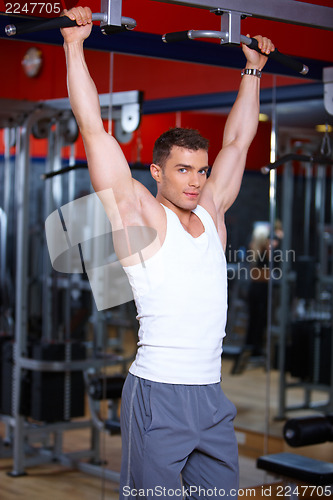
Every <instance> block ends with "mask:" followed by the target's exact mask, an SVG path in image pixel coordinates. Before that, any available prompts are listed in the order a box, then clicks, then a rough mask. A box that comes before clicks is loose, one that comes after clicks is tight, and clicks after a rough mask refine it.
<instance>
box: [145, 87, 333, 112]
mask: <svg viewBox="0 0 333 500" xmlns="http://www.w3.org/2000/svg"><path fill="white" fill-rule="evenodd" d="M323 92H324V89H323V84H321V83H314V84H309V85H287V86H283V87H277V89H276V102H277V103H287V102H296V101H306V100H309V99H311V100H313V99H322V98H323ZM236 97H237V92H216V93H211V94H198V95H192V96H180V97H170V98H166V99H152V100H149V101H144V103H143V106H142V113H143V114H144V115H148V114H158V113H168V112H174V111H190V110H200V109H209V108H211V109H214V108H226V109H227V108H230V107H231V106H232V105H233V103H234V102H235V99H236ZM272 97H273V90H272V89H271V88H266V89H261V92H260V103H261V105H264V104H271V102H272Z"/></svg>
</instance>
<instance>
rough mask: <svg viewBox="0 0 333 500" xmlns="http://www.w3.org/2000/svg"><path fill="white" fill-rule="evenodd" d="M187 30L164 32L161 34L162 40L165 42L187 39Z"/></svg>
mask: <svg viewBox="0 0 333 500" xmlns="http://www.w3.org/2000/svg"><path fill="white" fill-rule="evenodd" d="M188 33H189V32H188V30H187V31H175V32H174V33H166V34H165V35H163V36H162V40H163V42H165V43H171V42H183V41H184V40H188Z"/></svg>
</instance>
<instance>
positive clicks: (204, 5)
mask: <svg viewBox="0 0 333 500" xmlns="http://www.w3.org/2000/svg"><path fill="white" fill-rule="evenodd" d="M155 1H157V2H160V1H162V2H166V3H171V4H180V5H188V6H190V7H198V8H200V9H206V10H209V11H211V12H214V13H217V14H221V13H222V12H228V11H229V12H235V13H237V14H239V13H241V15H242V16H245V17H247V16H253V17H258V18H261V19H270V20H274V21H282V22H286V23H290V24H300V25H303V26H311V27H313V28H322V29H328V30H333V24H332V9H331V8H330V7H323V6H321V5H310V4H308V3H304V2H294V1H293V0H270V1H269V2H258V1H256V0H232V2H230V0H155Z"/></svg>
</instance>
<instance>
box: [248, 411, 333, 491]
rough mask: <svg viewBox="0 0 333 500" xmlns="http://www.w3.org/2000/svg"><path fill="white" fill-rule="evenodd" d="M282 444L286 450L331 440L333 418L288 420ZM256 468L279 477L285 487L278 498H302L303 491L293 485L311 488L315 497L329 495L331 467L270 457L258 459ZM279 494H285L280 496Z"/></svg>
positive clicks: (301, 459) (302, 459)
mask: <svg viewBox="0 0 333 500" xmlns="http://www.w3.org/2000/svg"><path fill="white" fill-rule="evenodd" d="M283 435H284V439H285V441H286V442H287V443H288V444H289V446H293V447H299V446H308V445H313V444H319V443H325V442H326V441H332V440H333V415H327V416H326V417H325V416H312V417H300V418H295V419H291V420H288V421H287V422H286V423H285V426H284V429H283ZM257 467H258V468H259V469H262V470H265V471H267V472H272V473H273V474H275V475H277V476H283V477H284V478H285V479H286V480H287V481H284V482H287V484H288V486H287V485H285V484H284V485H283V486H281V496H285V497H288V498H290V497H291V498H297V497H302V496H304V493H305V491H306V490H305V489H304V488H305V487H304V486H303V487H302V486H299V487H297V485H296V484H293V480H294V481H302V482H304V483H307V484H310V485H313V486H309V488H311V487H312V488H314V487H315V486H317V487H318V488H316V489H313V490H312V494H313V493H314V492H318V496H321V495H325V496H331V495H332V492H333V490H332V485H333V463H329V462H324V461H323V460H316V459H313V458H308V457H304V456H301V455H296V454H294V453H288V452H285V453H274V454H271V455H264V456H261V457H259V458H258V460H257ZM282 492H284V493H285V494H284V495H283V494H282Z"/></svg>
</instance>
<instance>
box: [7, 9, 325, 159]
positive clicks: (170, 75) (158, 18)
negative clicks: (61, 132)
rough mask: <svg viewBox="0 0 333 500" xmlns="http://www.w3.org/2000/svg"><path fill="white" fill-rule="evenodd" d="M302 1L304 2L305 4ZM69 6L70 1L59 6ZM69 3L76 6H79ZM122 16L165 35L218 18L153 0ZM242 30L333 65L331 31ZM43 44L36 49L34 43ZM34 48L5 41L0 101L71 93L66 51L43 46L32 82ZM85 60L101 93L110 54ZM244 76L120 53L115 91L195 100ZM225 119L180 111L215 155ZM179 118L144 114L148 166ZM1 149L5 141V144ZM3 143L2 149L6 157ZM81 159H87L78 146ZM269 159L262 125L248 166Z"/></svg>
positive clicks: (259, 23) (39, 151) (282, 81)
mask: <svg viewBox="0 0 333 500" xmlns="http://www.w3.org/2000/svg"><path fill="white" fill-rule="evenodd" d="M303 1H304V0H303ZM307 1H308V2H309V3H315V4H319V5H326V6H332V1H331V0H312V1H310V0H307ZM61 3H62V5H65V4H66V5H69V0H67V1H64V0H62V1H61ZM75 3H77V2H75V0H72V4H75ZM84 3H85V4H88V5H89V6H90V7H91V8H92V10H93V11H95V12H97V11H99V10H100V0H89V1H87V2H84ZM2 5H4V2H2V3H1V4H0V10H2V11H3V10H4V8H3V7H2ZM123 15H125V16H129V17H133V18H134V19H136V21H137V23H138V27H137V30H139V31H147V32H151V33H159V34H162V33H165V32H167V31H177V30H184V29H200V28H207V29H219V25H220V20H219V18H218V17H217V16H215V15H213V14H210V13H209V12H208V11H206V10H203V9H196V8H190V7H184V6H178V5H170V4H165V3H161V2H155V1H152V0H140V1H138V0H123ZM242 32H243V33H245V32H249V33H250V34H252V35H253V34H255V33H264V34H267V35H268V36H270V37H271V38H272V39H273V40H274V41H276V45H277V46H278V48H279V50H281V51H282V52H285V53H289V54H292V55H296V56H299V57H301V56H306V57H310V58H315V59H316V58H317V59H321V60H328V61H333V51H332V47H333V33H332V32H328V31H323V30H317V29H313V28H304V27H302V26H292V25H286V24H282V23H277V22H270V21H263V20H258V19H254V18H248V19H246V20H244V21H242ZM34 45H35V46H38V44H37V45H36V44H34ZM31 46H32V44H31V43H26V42H18V41H16V40H13V39H8V40H7V39H0V64H1V67H2V68H3V69H4V70H5V71H4V73H3V75H5V77H4V76H3V77H2V78H1V83H0V98H14V99H28V100H32V101H39V100H45V99H53V98H58V97H64V96H66V95H67V90H66V67H65V58H64V54H63V49H62V47H58V46H50V45H39V46H38V47H39V48H40V49H41V50H42V53H43V68H42V71H41V73H40V74H39V76H38V77H37V78H31V79H30V78H28V77H27V76H26V75H25V74H24V72H23V68H22V64H21V61H22V59H23V56H24V54H25V52H26V51H27V49H28V48H30V47H31ZM86 59H87V63H88V66H89V69H90V72H91V74H92V77H93V79H94V80H95V83H96V86H97V89H98V92H99V93H107V92H109V89H110V76H109V75H110V56H109V54H108V53H105V52H97V51H89V50H87V51H86ZM239 80H240V76H239V71H238V70H230V69H225V68H216V67H210V66H203V65H198V64H190V63H180V62H173V61H165V60H158V59H152V58H142V57H136V56H130V55H122V54H115V55H114V69H113V82H112V88H113V90H114V91H122V90H133V89H139V90H142V91H143V92H144V98H145V99H147V100H148V99H159V98H164V97H173V96H182V95H193V94H200V93H210V92H223V91H231V90H235V89H237V88H238V85H239ZM272 81H273V77H272V76H271V75H264V76H263V78H262V87H271V86H272ZM303 81H304V80H300V79H298V78H283V77H278V78H277V85H292V84H300V83H301V82H303ZM224 120H225V118H224V117H218V116H216V115H214V114H202V113H182V114H181V124H182V126H192V127H195V128H198V129H200V131H201V132H202V134H203V135H205V136H207V137H208V138H210V140H211V156H214V155H215V154H216V153H217V151H218V149H219V147H220V144H221V136H222V130H223V124H224ZM175 123H176V115H175V114H174V113H170V114H165V115H159V116H156V115H153V116H144V117H143V119H142V124H141V128H140V134H141V137H142V143H143V150H142V155H141V156H142V157H141V160H142V161H143V162H147V163H149V162H150V160H151V151H152V145H153V141H154V139H155V138H156V137H157V136H158V135H159V133H160V132H163V131H164V130H165V129H166V128H168V127H170V126H174V125H175ZM136 135H137V134H134V138H133V140H132V141H131V143H130V144H129V145H124V146H123V147H124V151H125V154H126V156H127V158H128V160H129V161H135V160H136V149H137V143H136ZM0 142H1V143H2V141H0ZM1 148H2V144H0V152H1ZM45 153H46V148H45V141H35V142H34V143H33V144H32V154H33V155H45ZM77 154H78V156H79V157H83V156H84V151H83V147H82V143H81V141H79V143H78V147H77ZM268 160H269V124H260V127H259V132H258V135H257V138H256V140H255V142H254V144H253V146H252V147H251V151H250V152H249V157H248V165H249V167H250V168H259V167H260V166H262V165H263V164H264V163H267V161H268Z"/></svg>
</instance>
